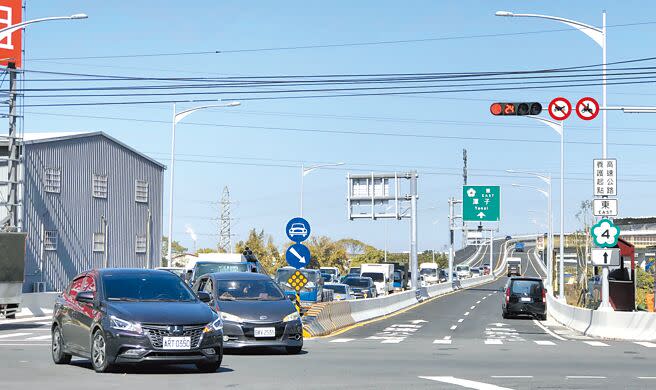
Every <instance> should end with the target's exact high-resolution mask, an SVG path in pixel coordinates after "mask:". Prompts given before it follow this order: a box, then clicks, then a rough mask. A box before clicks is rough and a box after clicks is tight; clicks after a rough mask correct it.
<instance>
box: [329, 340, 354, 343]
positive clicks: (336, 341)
mask: <svg viewBox="0 0 656 390" xmlns="http://www.w3.org/2000/svg"><path fill="white" fill-rule="evenodd" d="M353 340H355V339H335V340H330V342H331V343H348V342H349V341H353Z"/></svg>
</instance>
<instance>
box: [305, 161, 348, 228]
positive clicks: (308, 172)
mask: <svg viewBox="0 0 656 390" xmlns="http://www.w3.org/2000/svg"><path fill="white" fill-rule="evenodd" d="M340 165H344V163H343V162H338V163H330V164H319V165H312V166H310V167H305V165H301V215H300V216H301V217H302V216H303V186H304V185H305V176H306V175H309V174H310V173H312V172H313V171H316V170H317V169H321V168H327V167H337V166H340Z"/></svg>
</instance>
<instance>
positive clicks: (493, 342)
mask: <svg viewBox="0 0 656 390" xmlns="http://www.w3.org/2000/svg"><path fill="white" fill-rule="evenodd" d="M485 344H497V345H498V344H503V341H501V340H499V339H486V340H485Z"/></svg>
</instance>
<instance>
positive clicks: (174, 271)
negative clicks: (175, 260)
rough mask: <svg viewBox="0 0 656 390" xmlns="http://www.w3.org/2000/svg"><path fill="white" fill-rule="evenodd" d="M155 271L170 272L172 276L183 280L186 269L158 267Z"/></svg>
mask: <svg viewBox="0 0 656 390" xmlns="http://www.w3.org/2000/svg"><path fill="white" fill-rule="evenodd" d="M155 269H159V270H162V271H168V272H170V273H172V274H175V275H178V276H179V277H181V278H184V276H185V269H184V268H182V267H157V268H155Z"/></svg>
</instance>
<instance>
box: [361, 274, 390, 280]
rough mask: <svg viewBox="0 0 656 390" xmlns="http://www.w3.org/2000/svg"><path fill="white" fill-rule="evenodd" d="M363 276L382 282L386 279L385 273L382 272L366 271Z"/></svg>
mask: <svg viewBox="0 0 656 390" xmlns="http://www.w3.org/2000/svg"><path fill="white" fill-rule="evenodd" d="M362 277H365V278H371V279H373V281H374V282H382V281H384V280H385V275H383V274H382V273H380V272H364V273H362Z"/></svg>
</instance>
